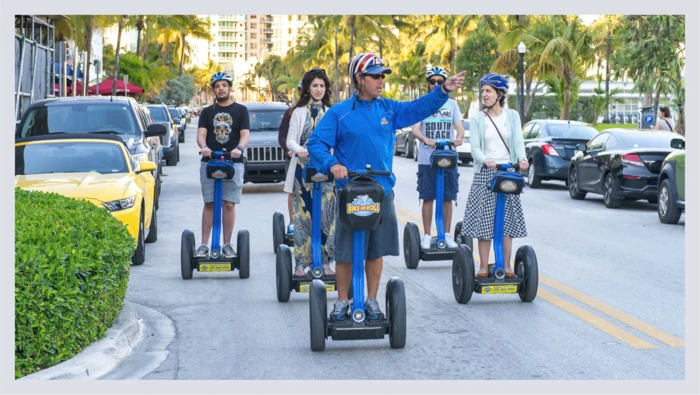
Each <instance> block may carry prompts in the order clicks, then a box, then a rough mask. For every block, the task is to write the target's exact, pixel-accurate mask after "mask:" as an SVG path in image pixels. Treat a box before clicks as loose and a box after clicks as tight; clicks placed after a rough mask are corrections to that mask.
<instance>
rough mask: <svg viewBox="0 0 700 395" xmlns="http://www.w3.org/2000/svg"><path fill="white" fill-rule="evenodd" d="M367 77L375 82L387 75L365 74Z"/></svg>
mask: <svg viewBox="0 0 700 395" xmlns="http://www.w3.org/2000/svg"><path fill="white" fill-rule="evenodd" d="M365 76H366V77H371V78H372V79H373V80H378V79H380V78H381V79H384V78H386V74H365Z"/></svg>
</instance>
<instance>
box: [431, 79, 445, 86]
mask: <svg viewBox="0 0 700 395" xmlns="http://www.w3.org/2000/svg"><path fill="white" fill-rule="evenodd" d="M442 82H443V81H442V80H428V83H429V84H430V85H435V84H438V85H442Z"/></svg>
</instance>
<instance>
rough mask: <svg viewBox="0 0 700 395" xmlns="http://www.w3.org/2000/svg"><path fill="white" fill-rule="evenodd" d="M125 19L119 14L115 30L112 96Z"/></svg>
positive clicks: (114, 91)
mask: <svg viewBox="0 0 700 395" xmlns="http://www.w3.org/2000/svg"><path fill="white" fill-rule="evenodd" d="M126 21H127V19H126V15H120V16H119V27H118V30H117V47H116V48H115V49H114V74H113V75H114V79H113V80H112V96H115V95H116V94H117V75H118V74H117V72H118V71H119V46H120V45H121V42H122V29H123V28H124V23H125V22H126Z"/></svg>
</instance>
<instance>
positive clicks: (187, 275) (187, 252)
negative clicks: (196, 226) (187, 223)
mask: <svg viewBox="0 0 700 395" xmlns="http://www.w3.org/2000/svg"><path fill="white" fill-rule="evenodd" d="M193 258H194V233H192V231H191V230H189V229H185V230H183V231H182V239H180V269H181V271H182V279H183V280H189V279H191V278H192V270H193V268H192V266H193V264H192V263H193V262H192V261H193V260H194V259H193Z"/></svg>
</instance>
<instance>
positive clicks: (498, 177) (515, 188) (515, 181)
mask: <svg viewBox="0 0 700 395" xmlns="http://www.w3.org/2000/svg"><path fill="white" fill-rule="evenodd" d="M524 185H525V179H524V178H523V176H521V175H520V174H518V173H516V172H513V171H498V172H496V174H495V175H494V176H493V178H492V179H491V185H490V186H489V189H490V190H491V192H496V193H499V192H500V193H506V194H508V195H520V194H521V193H522V192H523V186H524Z"/></svg>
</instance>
